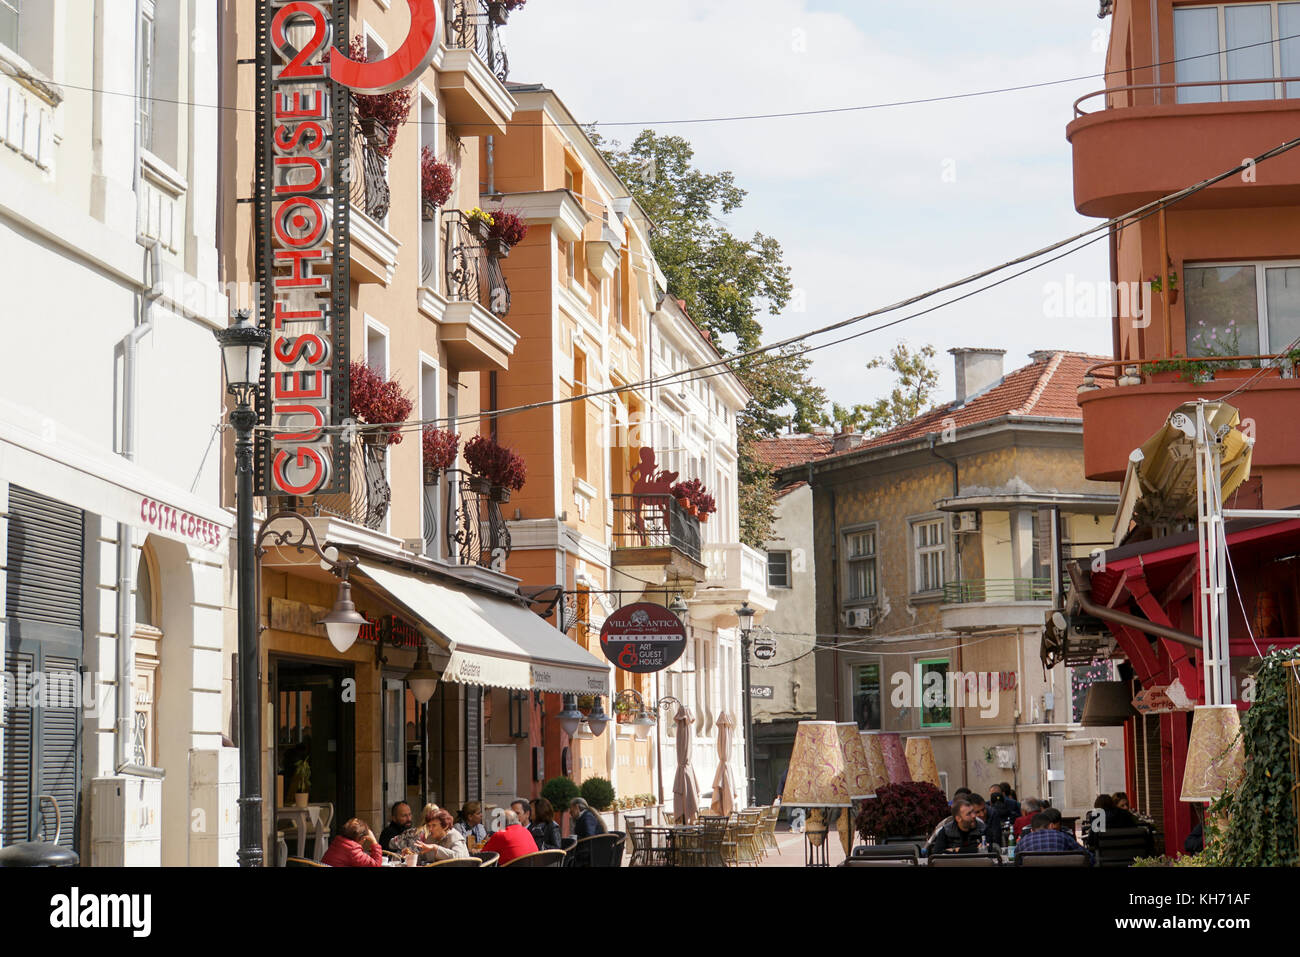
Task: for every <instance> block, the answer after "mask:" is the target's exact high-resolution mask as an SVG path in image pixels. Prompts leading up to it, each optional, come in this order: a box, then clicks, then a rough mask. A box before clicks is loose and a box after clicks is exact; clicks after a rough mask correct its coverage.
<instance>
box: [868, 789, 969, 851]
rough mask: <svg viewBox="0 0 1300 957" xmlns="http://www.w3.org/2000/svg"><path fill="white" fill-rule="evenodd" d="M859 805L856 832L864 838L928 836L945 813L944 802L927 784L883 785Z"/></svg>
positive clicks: (940, 792)
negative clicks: (860, 807)
mask: <svg viewBox="0 0 1300 957" xmlns="http://www.w3.org/2000/svg"><path fill="white" fill-rule="evenodd" d="M861 806H862V810H861V811H859V812H858V820H857V829H858V833H859V834H861V835H862V836H863V837H864V838H866V837H876V838H882V837H912V836H914V835H925V836H926V837H929V836H930V832H931V831H933V830H934V828H935V825H937V824H938V823H939V822H940V821H942V820H943V819H944V818H946V817H947V816H948V814H949V810H948V799H947V798H946V797H944V795H943V792H942V791H940V790H939V789H938V788H937V787H935V786H934V785H933V784H930V783H929V782H928V781H909V782H908V783H906V784H886V785H885V786H884V787H880V788H877V789H876V796H875V797H874V798H868V799H867V800H865V801H863V802H862V805H861Z"/></svg>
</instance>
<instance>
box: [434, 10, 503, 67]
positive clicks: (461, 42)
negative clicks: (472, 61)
mask: <svg viewBox="0 0 1300 957" xmlns="http://www.w3.org/2000/svg"><path fill="white" fill-rule="evenodd" d="M446 3H447V5H446V11H447V41H446V42H447V46H448V47H450V48H451V49H456V50H473V51H474V52H475V53H477V54H478V57H479V59H480V60H482V61H483V62H484V63H486V64H487V66H488V69H490V70H491V71H492V72H493V73H494V74H496V77H497V79H498V80H500V81H501V82H502V83H504V82H506V80H507V79H508V78H509V77H510V58H509V57H508V56H506V48H505V46H504V45H503V44H502V43H501V36H500V31H499V30H498V29H497V28H498V27H499V26H500V25H501V23H503V22H504V19H505V18H504V15H503V13H504V9H505V5H504V4H501V3H490V2H488V0H446Z"/></svg>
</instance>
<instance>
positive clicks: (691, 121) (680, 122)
mask: <svg viewBox="0 0 1300 957" xmlns="http://www.w3.org/2000/svg"><path fill="white" fill-rule="evenodd" d="M1296 39H1300V34H1292V35H1289V36H1285V37H1278V38H1277V39H1275V40H1260V41H1257V42H1255V43H1243V44H1241V45H1240V46H1233V47H1225V48H1223V49H1221V50H1215V51H1213V52H1210V53H1196V54H1193V55H1191V56H1185V57H1174V58H1172V59H1169V60H1161V61H1159V62H1156V63H1147V64H1144V65H1142V66H1133V67H1125V68H1123V69H1121V70H1103V71H1102V72H1100V73H1082V74H1079V75H1077V76H1068V77H1061V78H1059V79H1055V80H1041V81H1038V82H1034V83H1021V84H1016V85H1013V86H1002V87H994V88H991V89H984V90H968V91H965V92H961V93H945V94H938V95H935V96H927V97H916V98H913V99H907V100H891V101H886V102H879V103H861V104H857V105H854V106H834V107H820V108H814V109H807V110H788V111H784V112H776V113H742V114H734V115H722V116H696V117H683V118H679V119H667V120H610V121H593V122H590V123H578V122H574V123H551V122H544V123H514V122H512V123H511V124H510V126H511V127H512V128H525V127H530V126H538V127H540V126H566V127H573V128H578V129H587V128H590V127H597V128H614V127H625V126H640V127H656V126H688V125H702V124H707V123H739V122H753V121H758V120H780V119H791V118H795V117H801V116H835V115H839V114H844V113H863V112H868V111H872V110H887V109H898V108H901V107H908V106H925V105H929V104H933V103H945V102H952V101H958V100H968V99H974V98H977V97H985V96H999V95H1002V94H1005V93H1020V92H1024V91H1026V90H1039V89H1044V88H1047V87H1053V86H1064V85H1066V84H1069V83H1081V82H1083V81H1084V80H1105V79H1107V78H1108V77H1111V76H1119V75H1123V74H1128V73H1130V72H1138V71H1142V70H1154V69H1158V68H1160V67H1165V66H1173V65H1174V64H1178V63H1190V62H1192V61H1195V60H1201V59H1205V58H1206V57H1216V58H1217V57H1219V56H1221V55H1222V54H1224V53H1235V52H1237V51H1239V50H1249V49H1252V48H1254V47H1261V46H1272V45H1273V44H1282V43H1286V42H1288V41H1290V40H1296ZM0 71H2V72H5V73H7V74H8V75H10V76H12V77H15V78H16V79H20V80H25V81H27V82H32V83H52V84H54V85H55V86H58V87H59V88H60V89H63V90H78V91H81V92H87V93H99V94H103V95H105V96H127V97H131V98H132V99H135V100H148V101H150V102H153V103H167V104H172V105H175V106H187V107H193V108H195V109H201V110H223V111H229V112H234V113H255V112H256V107H248V106H223V105H221V104H217V103H197V102H195V101H193V100H182V99H174V98H170V97H162V96H141V95H140V94H139V93H137V92H136V91H134V90H109V89H105V88H103V87H98V86H87V85H82V84H76V83H68V82H64V81H59V80H46V79H44V78H42V77H38V76H34V75H32V74H30V73H27V72H26V71H24V70H21V69H19V68H17V67H15V66H12V65H10V64H3V65H0ZM1225 83H1226V84H1230V83H1231V81H1225ZM421 124H422V125H426V126H447V125H451V124H448V123H447V122H446V121H445V120H444V121H433V122H428V123H426V122H425V121H423V120H420V119H407V120H405V121H404V123H403V125H406V126H413V125H421ZM454 125H456V126H457V127H460V128H465V127H475V126H482V127H489V126H490V127H492V128H493V129H495V125H494V124H489V123H457V124H454Z"/></svg>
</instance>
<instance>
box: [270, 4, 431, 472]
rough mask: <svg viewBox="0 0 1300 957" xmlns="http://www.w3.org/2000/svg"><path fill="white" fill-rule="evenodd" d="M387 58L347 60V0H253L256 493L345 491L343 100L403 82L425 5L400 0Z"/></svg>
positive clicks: (415, 61) (416, 53) (426, 16)
mask: <svg viewBox="0 0 1300 957" xmlns="http://www.w3.org/2000/svg"><path fill="white" fill-rule="evenodd" d="M406 4H407V7H408V8H409V11H410V29H409V30H408V32H407V36H406V38H405V40H403V42H402V44H401V45H400V46H399V47H398V48H397V49H396V50H395V51H394V52H393V54H392V55H391V56H388V57H385V58H384V59H382V60H377V61H375V62H373V63H358V62H356V61H353V60H350V59H348V57H347V54H346V53H345V52H344V51H345V50H346V49H347V46H348V44H347V29H348V6H349V3H348V0H259V2H258V7H257V113H258V123H259V128H258V163H257V202H258V217H257V225H258V233H257V260H258V275H257V278H258V282H259V283H260V288H261V297H262V301H261V321H262V322H263V323H264V324H267V325H268V326H269V327H270V331H271V348H270V349H269V350H267V353H266V360H265V361H266V365H265V367H264V368H263V373H262V382H261V394H260V396H259V398H260V403H259V408H260V409H261V410H262V424H263V425H264V426H267V430H266V431H265V432H264V433H263V434H264V436H266V437H265V438H263V440H262V441H260V442H259V443H258V448H257V454H258V463H257V475H258V486H257V491H258V494H261V495H317V494H321V493H333V492H346V491H348V475H349V472H350V471H351V470H350V469H349V468H348V442H347V440H346V437H345V434H344V433H343V430H342V429H341V428H340V427H341V426H342V425H343V423H344V421H345V420H346V419H347V418H348V416H349V414H350V412H351V407H350V402H349V394H348V393H349V389H348V355H349V350H348V300H349V280H348V260H349V249H348V209H349V207H348V194H349V189H348V182H349V180H350V179H351V177H350V176H349V168H348V167H349V162H350V156H351V131H352V127H351V113H352V97H351V94H350V93H349V90H355V91H357V92H360V93H367V94H375V93H385V92H388V91H390V90H396V89H400V88H402V87H404V86H409V85H410V84H411V83H412V82H414V80H415V79H416V78H417V77H418V76H419V75H420V74H421V73H422V72H423V71H424V70H425V69H426V68H427V67H428V66H429V64H430V63H431V62H433V58H434V55H435V54H436V52H437V49H438V4H437V0H406Z"/></svg>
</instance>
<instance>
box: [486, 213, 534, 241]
mask: <svg viewBox="0 0 1300 957" xmlns="http://www.w3.org/2000/svg"><path fill="white" fill-rule="evenodd" d="M488 235H489V236H490V237H491V238H493V239H499V240H501V242H503V243H505V244H506V245H507V246H517V245H519V244H520V243H521V242H523V241H524V237H525V236H527V235H528V224H527V223H525V222H524V218H523V216H521V215H519V213H518V212H517V211H516V210H513V209H494V210H493V211H492V226H491V228H490V229H489V230H488Z"/></svg>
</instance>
